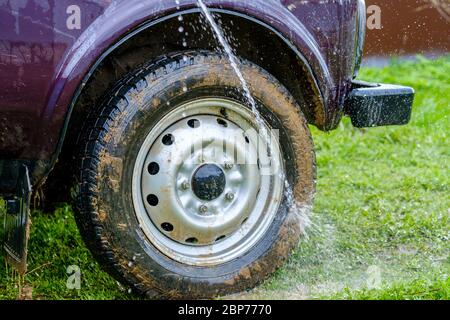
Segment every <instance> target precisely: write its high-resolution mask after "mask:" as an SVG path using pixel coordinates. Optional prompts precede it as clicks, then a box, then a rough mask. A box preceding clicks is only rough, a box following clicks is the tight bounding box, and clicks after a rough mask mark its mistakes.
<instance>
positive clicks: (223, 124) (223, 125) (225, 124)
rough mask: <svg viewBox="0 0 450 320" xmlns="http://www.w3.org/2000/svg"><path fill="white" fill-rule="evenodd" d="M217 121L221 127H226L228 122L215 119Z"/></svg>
mask: <svg viewBox="0 0 450 320" xmlns="http://www.w3.org/2000/svg"><path fill="white" fill-rule="evenodd" d="M217 123H218V124H220V125H221V126H222V127H225V128H226V127H228V123H227V122H226V121H225V120H223V119H217Z"/></svg>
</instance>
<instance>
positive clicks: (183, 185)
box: [181, 181, 190, 190]
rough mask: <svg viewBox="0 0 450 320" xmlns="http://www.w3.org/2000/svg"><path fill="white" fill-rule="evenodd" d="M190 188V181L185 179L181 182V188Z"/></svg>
mask: <svg viewBox="0 0 450 320" xmlns="http://www.w3.org/2000/svg"><path fill="white" fill-rule="evenodd" d="M189 188H190V185H189V182H187V181H184V182H183V183H182V184H181V189H183V190H188V189H189Z"/></svg>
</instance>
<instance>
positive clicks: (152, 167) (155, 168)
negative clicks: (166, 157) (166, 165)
mask: <svg viewBox="0 0 450 320" xmlns="http://www.w3.org/2000/svg"><path fill="white" fill-rule="evenodd" d="M158 172H159V164H157V163H156V162H152V163H150V164H149V165H148V173H150V174H151V175H152V176H154V175H155V174H158Z"/></svg>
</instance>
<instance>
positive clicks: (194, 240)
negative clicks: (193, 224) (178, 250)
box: [186, 238, 198, 244]
mask: <svg viewBox="0 0 450 320" xmlns="http://www.w3.org/2000/svg"><path fill="white" fill-rule="evenodd" d="M186 243H191V244H196V243H198V239H197V238H188V239H186Z"/></svg>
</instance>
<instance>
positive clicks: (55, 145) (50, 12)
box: [0, 0, 414, 298]
mask: <svg viewBox="0 0 450 320" xmlns="http://www.w3.org/2000/svg"><path fill="white" fill-rule="evenodd" d="M365 25H366V8H365V3H364V1H363V0H348V1H334V0H333V1H331V0H330V1H323V0H311V1H301V0H251V1H244V0H242V1H239V0H236V1H232V0H203V1H201V0H145V1H143V0H58V1H55V0H0V194H1V195H2V197H3V199H5V201H6V208H7V214H6V218H5V227H6V228H5V229H6V239H5V246H4V247H5V250H6V251H7V253H8V254H7V257H8V258H7V259H8V261H9V262H10V263H11V264H12V265H13V266H15V267H16V268H17V269H18V270H19V271H21V272H24V271H25V270H26V254H27V240H28V230H29V207H30V198H31V195H32V194H39V195H41V197H40V198H41V199H42V200H43V201H44V202H46V203H49V202H50V203H53V202H57V201H65V202H69V201H70V202H71V203H72V205H73V208H74V211H75V215H76V220H77V223H78V226H79V229H80V231H81V233H82V235H83V238H84V240H85V242H86V244H87V246H88V247H89V248H90V250H91V251H92V253H93V254H94V256H95V257H96V258H97V259H98V261H99V262H100V264H101V265H102V266H103V267H104V268H105V269H106V270H107V271H108V272H110V273H111V275H113V276H114V277H115V278H117V279H118V280H119V281H121V282H123V283H125V284H126V285H128V286H129V287H130V288H132V289H133V290H134V291H136V292H138V293H141V294H146V295H148V296H151V297H160V296H161V297H170V298H181V297H185V298H210V297H214V296H218V295H225V294H230V293H233V292H238V291H243V290H247V289H249V288H253V287H254V286H256V285H257V284H258V283H260V282H261V281H263V280H264V279H266V278H267V277H268V276H270V275H271V274H272V273H273V272H274V271H275V270H276V269H277V268H278V267H280V266H281V265H282V264H283V262H284V261H285V260H286V259H287V258H288V256H289V254H290V253H291V252H292V251H293V249H295V248H296V246H297V245H298V242H299V239H300V237H301V235H302V234H303V231H304V229H305V227H306V226H307V221H308V214H309V213H310V211H311V205H312V200H313V196H314V192H315V174H316V173H315V172H316V168H315V155H314V147H313V142H312V139H311V134H310V130H309V127H308V125H314V126H316V127H318V128H319V129H321V130H324V131H329V130H332V129H334V128H336V126H337V125H338V124H339V122H340V120H341V118H342V117H343V116H344V115H346V116H349V117H350V118H351V120H352V123H353V125H354V126H356V127H373V126H382V125H401V124H406V123H408V121H409V119H410V116H411V107H412V102H413V97H414V91H413V90H412V89H411V88H406V87H401V86H394V85H382V84H371V83H364V82H360V81H356V80H355V78H356V76H357V73H358V69H359V66H360V62H361V56H362V50H363V44H364V33H365ZM43 196H45V197H43Z"/></svg>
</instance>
